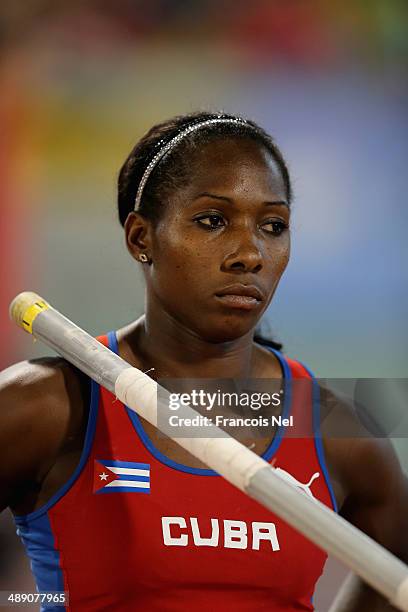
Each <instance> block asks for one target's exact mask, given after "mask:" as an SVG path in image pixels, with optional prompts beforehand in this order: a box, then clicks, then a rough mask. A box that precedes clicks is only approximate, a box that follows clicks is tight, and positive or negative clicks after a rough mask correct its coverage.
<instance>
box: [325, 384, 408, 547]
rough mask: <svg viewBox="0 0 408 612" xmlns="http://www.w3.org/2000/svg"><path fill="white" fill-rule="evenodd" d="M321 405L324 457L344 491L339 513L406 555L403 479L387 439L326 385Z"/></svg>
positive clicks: (407, 488) (407, 508) (407, 511)
mask: <svg viewBox="0 0 408 612" xmlns="http://www.w3.org/2000/svg"><path fill="white" fill-rule="evenodd" d="M321 405H322V423H321V430H322V435H323V440H324V446H325V451H326V458H327V461H328V465H329V466H331V470H332V473H333V474H334V475H335V479H336V481H337V482H338V483H340V485H341V489H342V491H343V492H344V496H343V499H342V502H343V503H342V504H341V510H340V513H341V515H342V516H343V517H344V518H346V519H347V520H349V521H350V522H351V523H353V524H355V525H356V526H357V527H359V528H360V529H361V530H362V531H364V532H366V533H368V534H369V535H370V536H371V537H373V538H374V539H375V540H377V541H378V542H380V543H381V544H382V545H383V546H385V547H386V548H388V549H390V550H392V551H393V552H394V553H395V554H397V555H399V556H401V557H402V558H404V559H407V555H408V538H407V536H406V534H407V532H408V520H407V517H408V480H407V477H406V475H405V474H404V472H403V470H402V468H401V465H400V462H399V459H398V456H397V454H396V452H395V450H394V447H393V444H392V443H391V441H390V440H389V439H387V438H386V437H378V436H376V435H374V433H372V432H371V431H370V430H369V429H368V428H367V427H366V426H365V422H364V421H362V420H361V419H360V415H359V414H358V413H357V411H356V409H355V408H354V406H353V405H352V404H351V403H350V402H348V401H347V400H345V399H344V398H341V397H339V396H338V395H336V394H335V393H333V392H332V391H330V390H328V389H325V388H321ZM402 534H405V535H404V537H401V535H402ZM404 538H405V542H404Z"/></svg>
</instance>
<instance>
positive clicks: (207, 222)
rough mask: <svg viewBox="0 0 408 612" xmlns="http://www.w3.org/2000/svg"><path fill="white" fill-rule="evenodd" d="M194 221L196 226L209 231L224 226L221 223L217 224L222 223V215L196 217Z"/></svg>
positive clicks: (213, 214)
mask: <svg viewBox="0 0 408 612" xmlns="http://www.w3.org/2000/svg"><path fill="white" fill-rule="evenodd" d="M194 221H195V222H196V223H198V225H200V226H201V227H204V228H205V229H206V230H210V231H211V230H216V229H218V228H220V227H224V226H225V223H222V225H221V224H220V223H219V222H220V221H224V218H223V217H222V215H219V214H217V213H212V214H210V215H203V216H202V217H197V218H196V219H194Z"/></svg>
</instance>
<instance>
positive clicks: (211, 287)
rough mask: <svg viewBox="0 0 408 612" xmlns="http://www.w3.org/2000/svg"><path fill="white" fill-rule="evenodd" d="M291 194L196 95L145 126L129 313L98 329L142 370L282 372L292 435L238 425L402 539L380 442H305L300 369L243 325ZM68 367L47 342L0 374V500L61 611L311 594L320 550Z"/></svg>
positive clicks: (127, 208) (379, 605) (257, 304)
mask: <svg viewBox="0 0 408 612" xmlns="http://www.w3.org/2000/svg"><path fill="white" fill-rule="evenodd" d="M291 199H292V192H291V185H290V178H289V174H288V170H287V167H286V164H285V162H284V159H283V157H282V155H281V153H280V151H279V149H278V148H277V146H276V145H275V144H274V142H273V141H272V139H271V138H270V137H269V136H268V135H267V134H266V133H265V132H264V131H263V130H262V129H261V128H259V127H258V126H257V125H256V124H254V123H253V122H250V121H246V120H244V119H241V118H239V117H234V116H231V115H220V114H211V113H199V114H194V115H187V116H182V117H176V118H174V119H172V120H169V121H167V122H164V123H162V124H160V125H157V126H155V127H153V128H152V129H151V130H150V131H149V132H148V133H147V134H146V135H145V136H144V138H142V140H141V141H140V142H139V143H138V144H137V145H136V146H135V148H134V149H133V151H132V152H131V154H130V155H129V157H128V159H127V160H126V162H125V164H124V166H123V168H122V170H121V172H120V176H119V218H120V222H121V224H122V225H123V226H124V229H125V235H126V244H127V248H128V250H129V252H130V254H131V256H132V257H133V258H134V259H135V260H136V261H138V262H140V265H141V266H142V269H143V273H144V278H145V281H146V307H145V314H144V315H143V316H142V317H140V318H139V319H137V320H136V321H134V322H133V323H131V324H129V325H128V326H126V327H124V328H122V329H120V330H118V331H117V332H116V333H115V332H110V333H109V334H108V335H107V336H100V337H99V340H100V341H101V342H103V343H105V344H106V345H108V346H109V347H110V348H111V349H112V350H114V351H116V352H117V353H118V354H120V355H121V356H122V357H123V358H124V359H126V360H127V361H128V362H129V363H130V364H132V365H134V366H136V367H138V368H140V369H142V370H144V371H147V372H148V373H149V375H151V376H154V377H155V378H157V379H159V378H162V377H172V378H176V379H177V378H192V379H194V378H195V379H200V378H217V379H221V378H229V379H231V378H233V379H270V380H274V379H278V380H279V381H280V380H282V388H283V389H284V396H285V397H284V401H283V402H282V406H281V413H282V414H286V415H289V414H294V415H295V416H296V417H297V418H300V417H301V418H302V422H303V423H306V425H307V426H308V427H310V428H311V431H312V435H311V436H308V437H304V438H299V439H296V437H289V436H286V435H284V434H283V432H282V431H281V429H280V428H278V430H276V431H275V430H274V429H273V428H272V427H271V428H269V429H267V430H266V431H265V430H263V431H262V432H261V433H260V435H256V432H255V434H252V433H251V432H249V433H248V434H247V435H246V437H245V438H244V440H243V442H245V443H246V444H248V445H250V446H251V448H252V450H253V451H254V452H255V453H257V454H259V455H263V456H264V458H265V459H266V460H269V461H271V462H274V464H275V466H276V467H279V468H280V469H281V471H282V473H284V474H286V477H288V475H289V477H292V479H293V478H294V479H295V481H296V482H298V483H299V486H300V487H301V488H303V490H304V491H305V493H307V494H310V495H312V496H314V497H316V498H317V499H319V500H320V501H322V502H323V503H325V504H326V505H328V506H329V507H331V508H333V509H334V510H337V509H338V508H339V509H340V512H341V514H342V515H343V516H344V517H346V518H347V519H348V520H350V521H351V522H353V523H354V524H356V525H357V526H358V527H359V528H360V529H362V530H364V531H366V532H367V533H368V534H369V535H371V536H372V537H374V538H375V539H377V540H378V541H379V542H380V543H381V544H383V545H384V546H386V547H388V548H389V549H390V550H392V551H393V552H394V553H395V554H397V555H399V556H401V557H402V558H403V557H404V555H405V556H406V554H407V547H406V546H405V544H404V542H403V537H402V535H401V534H404V533H406V529H405V531H404V523H403V522H404V521H405V518H406V509H407V507H408V506H407V493H406V483H405V482H404V479H403V476H402V474H401V470H400V467H399V464H398V461H397V460H396V458H395V455H394V453H393V452H392V449H391V447H390V446H389V445H388V444H385V443H380V442H377V441H374V440H368V439H364V440H360V441H359V440H357V439H356V440H354V441H352V442H350V441H348V442H347V441H344V440H336V439H330V438H325V439H324V443H322V441H321V438H320V434H319V431H318V425H319V423H318V422H317V419H316V414H317V412H316V410H317V409H316V406H315V407H314V409H312V401H311V388H310V386H309V391H307V392H306V395H307V397H305V396H302V397H300V396H297V395H296V393H292V390H293V389H292V387H291V382H292V380H293V379H294V378H303V379H305V380H307V381H310V380H311V377H310V374H309V372H308V371H307V370H306V368H305V367H303V366H302V365H301V364H299V363H297V362H295V361H292V360H289V359H287V358H285V357H284V356H283V355H282V354H281V353H279V352H278V351H277V350H276V349H274V348H273V346H269V347H265V346H261V345H260V344H259V343H256V342H254V330H255V326H256V324H257V322H258V321H259V319H260V317H261V316H262V314H263V313H264V311H265V309H266V308H267V306H268V304H269V303H270V301H271V299H272V297H273V294H274V292H275V290H276V287H277V285H278V283H279V280H280V277H281V276H282V274H283V272H284V270H285V268H286V265H287V263H288V259H289V246H290V245H289V220H290V205H291ZM88 383H89V381H88V379H87V378H86V377H85V376H84V375H81V374H80V373H79V372H78V371H76V370H75V369H74V368H73V367H72V366H70V365H69V364H68V363H66V362H65V361H64V360H62V359H51V358H50V359H39V360H35V361H33V362H23V363H20V364H16V365H14V366H12V367H11V368H9V369H8V370H6V371H5V372H3V375H2V380H1V397H0V399H1V405H2V410H1V427H0V441H1V444H0V448H1V453H2V457H1V459H2V460H1V461H0V476H1V483H2V487H1V493H0V495H1V504H2V507H6V506H9V507H10V508H11V509H12V511H13V513H14V515H15V518H16V523H17V526H18V530H19V533H20V535H21V536H22V538H23V541H24V543H25V545H26V548H27V552H28V554H29V555H30V557H31V559H32V567H33V571H34V573H35V575H36V579H37V585H38V588H39V589H40V590H41V591H64V590H65V591H67V592H69V598H70V608H69V609H71V610H73V611H77V610H78V611H79V610H80V611H82V610H84V611H85V610H86V611H87V612H89V611H93V610H118V611H125V610H126V611H127V610H136V609H137V610H139V609H140V610H149V611H150V610H152V611H155V610H163V611H166V610H184V609H191V608H196V609H197V610H302V609H303V610H312V609H313V604H312V595H313V591H314V586H315V583H316V581H317V579H318V577H319V575H320V574H321V572H322V570H323V566H324V562H325V559H326V555H325V554H324V553H323V552H322V551H321V550H319V549H318V548H317V547H316V546H314V545H313V544H312V543H311V542H309V541H308V540H307V539H306V538H304V537H303V536H301V535H300V534H298V533H297V532H296V531H295V530H293V529H291V528H290V527H288V525H286V523H285V522H284V521H282V520H281V519H279V518H278V517H276V516H274V515H272V514H271V513H270V512H268V511H266V510H265V509H264V508H262V507H261V506H259V505H258V504H257V503H256V502H254V501H252V500H251V499H249V498H247V497H246V496H245V495H243V494H242V493H241V492H239V491H238V490H236V489H234V488H233V487H232V486H231V485H229V483H227V482H226V481H224V480H223V479H222V478H220V477H219V476H218V475H217V474H215V473H214V472H212V471H211V470H209V469H208V468H207V467H206V466H204V465H202V464H201V463H200V462H199V461H198V460H196V459H195V458H194V457H193V456H191V455H190V454H189V453H187V452H186V451H184V450H183V449H182V448H181V447H179V446H178V445H177V444H176V443H175V442H173V441H171V440H170V439H169V438H166V437H163V436H160V435H159V434H158V432H157V430H155V428H154V427H153V426H151V425H149V424H148V423H146V422H143V421H142V419H140V418H138V417H137V416H135V415H134V413H132V412H131V411H130V410H128V409H126V407H124V406H123V405H122V404H120V403H119V402H118V401H115V398H114V397H113V396H112V395H111V394H110V393H109V392H107V391H106V390H104V389H102V388H100V387H99V386H98V385H97V384H96V383H94V382H92V383H91V389H90V390H89V386H90V385H89V384H88ZM291 389H292V390H291ZM330 402H331V404H332V405H331V406H330V411H328V413H329V412H330V414H334V413H335V412H336V409H337V406H335V407H334V408H333V403H335V401H334V400H333V398H332V397H331V396H330V397H329V396H328V395H327V394H326V404H328V403H330ZM88 406H89V408H88ZM312 410H314V411H313V414H312ZM329 420H330V416H329V417H328V418H327V419H326V421H325V422H327V421H329ZM323 433H324V432H323ZM22 434H23V435H22ZM379 481H380V482H382V483H384V485H383V487H381V488H380V487H378V482H379ZM111 483H116V484H114V485H112V484H111ZM135 483H136V484H135ZM141 483H143V484H141ZM331 483H332V484H331ZM105 493H109V494H105ZM404 509H405V513H404ZM47 609H48V608H47ZM50 609H51V608H50ZM377 609H378V610H386V609H390V608H389V607H387V604H386V603H385V602H384V601H383V600H382V599H381V597H380V596H378V595H377V594H376V593H374V592H373V591H372V590H371V589H369V588H367V587H365V586H363V585H362V583H360V581H358V580H357V579H353V581H351V582H350V584H349V585H348V586H347V588H346V589H345V591H344V593H343V595H342V597H341V598H340V600H339V601H338V602H337V604H336V610H338V611H339V610H348V611H350V612H351V611H354V610H355V611H357V610H359V611H360V610H377Z"/></svg>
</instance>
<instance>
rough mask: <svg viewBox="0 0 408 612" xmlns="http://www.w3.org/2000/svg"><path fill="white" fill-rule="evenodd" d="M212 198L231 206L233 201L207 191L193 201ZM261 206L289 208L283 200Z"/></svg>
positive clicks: (268, 202)
mask: <svg viewBox="0 0 408 612" xmlns="http://www.w3.org/2000/svg"><path fill="white" fill-rule="evenodd" d="M204 197H206V198H214V200H221V201H222V202H228V204H233V203H234V201H233V200H232V199H231V198H227V197H226V196H220V195H216V194H215V193H209V192H208V191H203V192H202V193H199V194H198V195H197V196H196V197H195V198H194V200H198V199H199V198H204ZM262 204H265V206H286V207H287V208H289V204H288V203H287V202H285V200H273V201H267V202H262Z"/></svg>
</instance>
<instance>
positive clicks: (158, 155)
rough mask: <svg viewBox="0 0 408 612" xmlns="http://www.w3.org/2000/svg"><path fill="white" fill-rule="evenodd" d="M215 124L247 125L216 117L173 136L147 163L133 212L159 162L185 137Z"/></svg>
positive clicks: (243, 120)
mask: <svg viewBox="0 0 408 612" xmlns="http://www.w3.org/2000/svg"><path fill="white" fill-rule="evenodd" d="M217 123H235V124H240V125H248V123H247V122H246V121H245V119H241V118H239V117H236V118H228V117H225V118H223V117H218V118H216V119H206V120H205V121H200V123H193V124H192V125H190V126H189V127H187V128H186V129H184V130H182V131H181V132H179V133H178V134H177V135H176V136H174V137H173V138H172V139H171V140H169V141H168V142H167V143H166V144H165V145H164V146H163V147H162V148H161V149H160V151H158V152H157V153H156V155H155V156H154V157H153V159H152V160H151V161H150V162H149V164H148V166H147V168H146V170H145V171H144V173H143V176H142V179H141V181H140V183H139V187H138V189H137V194H136V199H135V207H134V211H137V210H138V209H139V207H140V201H141V199H142V193H143V189H144V188H145V185H146V183H147V181H148V179H149V176H150V174H151V173H152V172H153V170H154V168H155V167H156V166H157V164H158V163H159V161H160V160H161V159H162V157H164V156H165V155H166V153H168V152H169V151H170V150H171V149H173V147H175V146H176V145H177V144H178V143H179V142H180V140H182V139H183V138H184V137H185V136H188V135H189V134H191V133H192V132H196V131H197V130H200V129H201V128H204V127H207V126H209V125H215V124H217Z"/></svg>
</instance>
